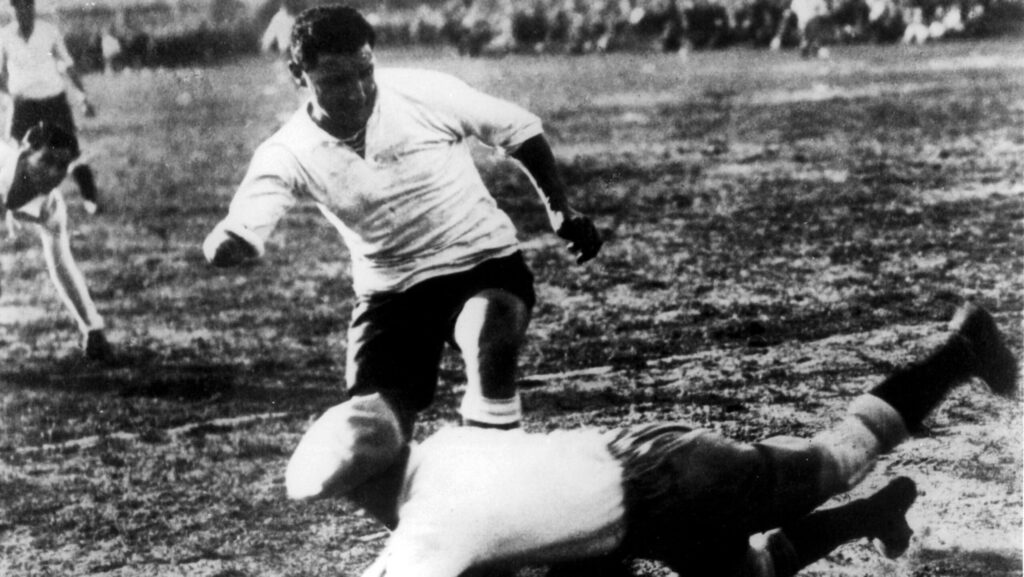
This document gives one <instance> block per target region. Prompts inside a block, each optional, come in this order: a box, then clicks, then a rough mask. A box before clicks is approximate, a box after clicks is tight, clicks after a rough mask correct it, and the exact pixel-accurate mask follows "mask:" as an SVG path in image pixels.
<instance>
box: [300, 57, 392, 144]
mask: <svg viewBox="0 0 1024 577" xmlns="http://www.w3.org/2000/svg"><path fill="white" fill-rule="evenodd" d="M373 69H374V59H373V49H372V48H370V46H369V45H364V46H363V47H362V49H360V50H359V51H358V52H356V53H355V54H331V53H328V54H321V55H319V57H318V58H317V62H316V66H315V67H313V69H311V70H307V71H304V72H303V73H302V76H303V80H305V83H306V86H308V87H309V89H310V91H312V93H313V101H314V102H315V104H316V106H317V107H318V108H319V110H318V111H317V112H318V113H320V114H322V115H323V116H325V117H326V118H324V120H325V121H326V123H327V124H328V125H331V126H334V127H336V128H338V129H341V130H359V129H360V128H362V127H364V126H366V121H367V120H369V118H370V114H371V113H372V112H373V105H374V103H375V102H376V101H377V83H376V82H375V81H374V79H373Z"/></svg>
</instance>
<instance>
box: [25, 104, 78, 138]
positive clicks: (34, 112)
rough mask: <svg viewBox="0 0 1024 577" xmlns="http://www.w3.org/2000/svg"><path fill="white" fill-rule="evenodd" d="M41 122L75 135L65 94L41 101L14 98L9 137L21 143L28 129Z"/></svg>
mask: <svg viewBox="0 0 1024 577" xmlns="http://www.w3.org/2000/svg"><path fill="white" fill-rule="evenodd" d="M43 120H46V121H48V122H49V123H51V124H53V125H55V126H58V127H60V128H63V129H64V130H66V131H68V132H70V133H71V134H76V129H75V116H74V114H73V113H72V112H71V105H70V104H68V97H67V94H65V93H63V92H61V93H60V94H58V95H57V96H52V97H50V98H44V99H41V100H32V99H26V98H15V99H14V110H13V111H12V113H11V130H10V135H11V137H12V138H14V139H15V140H18V141H21V138H22V137H23V136H25V133H26V132H28V129H29V128H32V127H33V126H35V125H37V124H39V122H41V121H43Z"/></svg>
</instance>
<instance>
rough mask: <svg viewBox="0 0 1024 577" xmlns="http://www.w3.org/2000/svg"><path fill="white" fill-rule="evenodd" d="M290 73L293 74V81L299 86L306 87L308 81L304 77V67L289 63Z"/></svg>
mask: <svg viewBox="0 0 1024 577" xmlns="http://www.w3.org/2000/svg"><path fill="white" fill-rule="evenodd" d="M288 71H289V72H291V73H292V80H294V81H295V83H296V84H298V85H299V86H305V85H306V79H305V78H304V77H303V76H302V67H301V66H299V64H298V63H297V62H294V61H293V62H289V63H288Z"/></svg>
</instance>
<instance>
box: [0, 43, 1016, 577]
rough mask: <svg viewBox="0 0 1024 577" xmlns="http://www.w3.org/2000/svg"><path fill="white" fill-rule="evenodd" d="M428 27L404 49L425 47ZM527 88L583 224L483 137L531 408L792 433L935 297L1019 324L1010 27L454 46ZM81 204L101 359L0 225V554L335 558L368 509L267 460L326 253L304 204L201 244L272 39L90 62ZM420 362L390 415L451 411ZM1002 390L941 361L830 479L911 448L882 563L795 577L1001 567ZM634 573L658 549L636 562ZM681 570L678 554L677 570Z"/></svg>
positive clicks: (249, 568)
mask: <svg viewBox="0 0 1024 577" xmlns="http://www.w3.org/2000/svg"><path fill="white" fill-rule="evenodd" d="M427 56H429V58H427ZM382 61H383V62H384V63H385V64H395V63H397V64H400V65H417V66H420V65H422V66H430V67H434V68H439V69H443V70H448V71H451V72H454V73H456V74H458V75H460V76H462V77H463V78H465V79H467V80H468V81H470V82H472V83H474V84H476V85H478V86H480V87H482V88H484V89H486V90H489V91H491V92H494V93H497V94H500V95H504V96H507V97H509V98H511V99H514V100H516V101H518V102H521V103H523V104H524V105H525V106H527V107H529V108H531V109H532V110H535V111H536V112H538V113H539V114H540V115H541V116H542V117H543V118H544V120H545V124H546V128H547V131H548V133H549V134H550V136H551V138H552V140H553V141H554V143H555V146H556V148H557V152H558V155H559V161H560V162H561V164H562V166H563V169H564V172H565V175H566V178H567V180H568V181H569V183H570V185H571V186H572V188H573V191H574V198H575V201H576V204H577V205H578V206H579V207H580V208H581V209H582V210H584V211H586V212H588V213H590V214H592V215H594V216H595V217H596V219H597V221H598V223H599V226H600V227H601V228H602V229H603V230H604V231H605V232H606V235H607V237H608V244H607V245H606V248H605V250H604V251H603V253H602V255H601V257H600V258H599V259H598V261H596V262H595V263H593V264H591V265H587V266H585V267H575V266H572V265H571V263H570V259H569V257H568V255H567V254H566V253H565V251H564V250H563V248H562V247H561V246H560V243H559V242H558V241H557V240H556V239H554V238H552V236H551V235H550V234H547V232H546V230H545V226H546V225H545V221H544V217H543V214H542V211H541V209H540V207H539V203H538V202H537V200H536V199H535V198H534V197H533V196H532V194H531V193H528V192H526V191H525V189H524V182H523V181H522V178H521V177H520V176H519V174H518V172H517V171H516V170H514V169H513V168H512V167H510V166H509V165H508V164H507V163H505V162H504V161H502V160H500V159H495V158H494V157H492V156H490V155H488V154H487V153H486V152H485V151H481V154H480V163H481V166H482V167H483V170H484V172H485V175H486V178H487V180H488V181H489V183H490V184H491V185H492V187H493V190H495V194H496V196H497V197H498V198H499V201H500V202H501V203H502V204H503V206H505V207H506V208H507V209H508V211H509V212H510V214H511V215H512V217H513V219H514V220H515V221H516V223H517V224H518V225H519V227H520V230H521V233H522V234H521V238H522V240H523V244H524V248H525V251H526V253H527V257H528V260H529V262H530V263H531V266H532V268H533V269H534V272H535V274H536V276H537V288H538V294H539V303H538V307H537V309H536V311H535V318H534V321H533V324H532V326H531V333H530V343H529V345H528V348H527V350H526V352H525V354H524V358H523V362H522V375H521V376H522V380H521V383H522V385H523V389H524V404H525V409H526V413H527V427H528V428H529V429H532V430H547V429H552V428H564V427H579V426H597V427H615V426H622V425H628V424H631V423H644V422H649V421H653V420H669V419H684V420H687V421H689V422H693V423H697V424H700V425H704V426H708V427H714V428H716V429H719V430H722V431H724V432H726V433H728V434H730V435H733V436H736V437H738V438H741V439H744V440H753V439H757V438H761V437H764V436H768V435H776V434H795V435H809V434H813V433H814V432H816V431H818V430H820V429H821V428H822V427H825V426H827V425H829V424H830V423H833V422H835V421H836V420H837V419H838V418H839V417H840V416H841V415H842V412H843V410H844V408H845V406H846V404H847V403H848V402H849V401H850V400H851V399H852V398H853V397H854V396H856V395H857V394H859V393H860V392H861V391H863V390H864V389H865V388H866V387H868V386H870V385H871V384H872V383H874V382H876V381H877V379H879V378H880V377H881V376H882V375H884V374H885V372H886V371H888V370H889V369H891V368H892V367H894V366H896V365H898V364H900V363H903V362H906V361H908V360H910V359H912V358H916V357H917V356H918V355H921V354H923V353H924V352H926V351H927V350H929V348H930V347H932V346H934V345H935V344H937V343H939V342H941V340H942V339H943V338H944V336H945V322H946V320H947V319H948V317H949V316H950V314H951V313H952V311H953V310H954V308H955V307H956V306H957V305H958V304H959V303H960V302H961V301H962V299H964V298H971V299H976V300H978V301H980V302H982V303H984V304H985V305H987V306H989V307H990V308H991V309H992V310H993V312H994V313H995V315H996V316H997V319H998V320H999V322H1000V323H1001V325H1002V326H1003V327H1005V328H1006V329H1007V332H1008V334H1009V340H1010V343H1011V346H1012V347H1013V348H1014V350H1015V351H1017V352H1018V353H1020V352H1021V351H1022V348H1024V347H1022V338H1021V337H1022V335H1021V311H1022V310H1024V306H1022V305H1024V292H1022V288H1024V287H1022V285H1024V277H1022V269H1024V258H1022V257H1024V183H1022V160H1024V64H1022V63H1024V45H1022V44H1021V43H1020V42H1019V41H1016V40H1015V41H998V42H972V43H950V44H944V45H938V46H926V47H915V48H905V47H858V48H848V49H839V50H835V51H834V52H833V58H832V59H831V60H829V61H802V60H799V59H798V58H797V57H796V56H795V55H794V54H792V53H782V54H771V53H765V52H754V51H747V50H734V51H725V52H712V53H694V54H691V55H690V58H689V59H688V60H686V61H683V60H680V59H678V58H676V57H669V56H663V55H610V56H607V57H587V58H556V57H548V58H526V57H524V58H518V57H517V58H507V59H503V60H459V59H456V58H453V57H450V56H448V55H443V54H442V55H438V54H433V55H417V54H409V53H401V52H394V53H385V54H383V55H382ZM87 84H88V85H89V86H90V88H91V89H92V91H93V93H94V94H95V95H96V97H95V100H97V101H98V104H99V109H100V115H99V116H98V117H97V118H96V119H91V120H85V121H83V134H84V139H85V141H86V143H87V149H88V151H89V154H90V156H91V157H92V161H93V164H94V166H95V167H96V168H97V171H98V173H99V178H100V183H101V185H102V186H103V188H104V191H105V192H106V194H107V198H108V201H109V202H108V211H107V212H106V213H105V214H103V215H100V216H98V217H93V218H90V217H87V216H86V215H85V214H84V213H83V212H82V211H81V209H80V206H79V204H78V201H77V199H74V198H73V199H72V219H73V220H74V221H75V228H76V232H75V236H74V239H73V244H74V249H75V252H76V254H77V255H78V256H79V260H80V263H81V264H82V267H83V269H84V271H85V273H86V276H87V277H88V278H89V279H90V284H91V286H92V289H93V293H94V296H95V297H96V299H97V301H98V303H99V306H100V309H101V311H102V312H103V313H104V314H105V315H106V317H107V319H108V323H109V325H110V331H109V332H110V336H111V338H112V340H113V341H114V342H115V343H116V344H117V346H118V348H119V351H120V360H119V362H118V363H117V364H115V365H113V366H109V367H105V366H96V365H91V364H88V363H86V362H85V361H84V360H83V359H82V358H81V353H80V352H79V351H78V350H77V349H76V343H77V341H76V336H75V331H74V327H73V326H72V325H71V323H70V322H69V321H68V320H67V318H66V316H65V315H64V314H63V312H62V311H61V310H60V305H59V303H58V302H57V300H56V297H55V295H54V294H53V291H52V289H51V288H50V286H49V283H48V280H47V279H46V276H45V274H46V273H45V270H44V268H43V266H42V260H41V256H40V254H39V250H38V246H37V243H36V241H35V240H34V239H32V238H31V237H29V236H23V237H20V238H18V239H16V240H11V241H4V244H3V245H2V246H0V270H2V271H3V277H2V279H0V282H2V290H3V292H2V295H0V358H2V363H0V575H4V576H11V577H28V576H33V577H34V576H39V575H55V576H57V575H98V576H110V577H113V576H118V577H127V576H136V575H139V576H141V575H146V576H149V575H154V576H159V577H164V576H172V575H187V576H202V577H206V576H215V577H243V576H245V577H248V576H257V575H259V576H299V575H303V576H312V575H358V573H359V571H360V569H361V568H362V567H363V566H365V564H366V563H368V562H369V561H370V560H371V559H372V558H373V556H374V554H375V553H376V552H377V551H378V550H379V548H380V547H381V546H382V544H383V534H382V532H381V529H380V527H379V526H378V525H377V524H375V523H374V522H373V521H372V520H370V519H369V518H367V517H365V516H363V515H361V514H360V513H359V512H357V511H355V510H353V509H352V508H351V507H350V506H348V505H346V504H345V503H341V502H330V503H318V504H315V505H299V504H294V503H290V502H288V501H286V500H285V499H284V491H283V486H282V476H283V467H284V463H285V462H286V460H287V458H288V455H289V454H290V451H291V449H292V447H293V446H294V445H295V443H296V441H297V440H298V438H299V436H300V435H301V433H302V431H303V429H304V427H305V426H306V424H307V423H308V421H309V419H310V418H312V417H314V416H315V415H317V414H319V412H321V411H322V410H323V409H325V408H326V407H327V406H329V405H331V404H333V403H336V402H338V401H340V400H341V399H342V398H343V397H342V392H341V385H340V383H341V378H342V377H341V375H342V374H343V371H342V360H341V359H343V358H344V355H343V353H344V346H345V343H344V334H345V325H346V321H347V318H348V314H349V312H350V310H351V296H352V295H351V288H350V284H349V279H348V270H347V256H346V252H345V250H344V247H343V246H342V245H341V243H340V241H339V240H338V239H337V238H336V237H335V236H334V233H333V232H332V231H331V230H330V229H328V227H327V226H326V225H325V224H324V223H323V222H322V219H321V217H320V216H319V215H318V213H317V212H316V211H315V209H314V208H313V207H311V206H305V207H302V208H299V209H297V210H295V211H294V212H293V213H292V214H291V215H289V216H288V217H287V219H286V221H285V222H284V223H283V225H282V226H281V227H280V230H279V231H278V233H277V235H276V237H275V240H274V243H273V246H272V247H271V251H270V253H269V254H268V257H267V259H266V260H265V261H264V262H262V263H260V264H257V265H253V266H250V267H246V268H244V269H243V270H240V271H228V272H224V271H218V270H214V269H211V268H209V267H207V266H205V264H204V263H203V261H202V258H201V254H200V252H199V243H200V242H201V240H202V238H203V236H204V235H205V233H206V231H207V230H209V228H210V227H211V226H212V225H213V224H214V223H215V222H216V220H217V219H218V218H219V217H220V216H221V215H222V214H223V211H224V210H225V208H226V204H227V202H228V200H229V198H230V195H231V194H232V192H233V190H234V186H235V185H236V183H237V182H238V181H239V179H240V178H241V176H242V173H243V172H244V170H245V166H246V164H247V162H248V158H249V155H250V154H251V151H252V149H253V147H254V146H255V144H256V143H257V142H258V141H259V140H260V139H261V138H263V137H265V136H266V135H268V134H269V133H270V131H272V130H273V129H274V127H275V126H276V124H277V123H278V122H279V117H280V115H281V114H282V113H283V112H285V111H287V110H289V109H290V108H292V107H293V106H294V105H295V104H296V102H297V99H298V96H297V95H296V93H295V91H294V90H293V89H292V87H291V86H290V85H289V84H288V82H287V80H286V79H285V78H284V70H283V68H282V67H281V66H280V63H279V62H269V61H262V60H252V61H246V62H242V63H238V64H234V65H227V66H222V67H218V68H214V69H208V70H181V71H172V72H160V73H154V74H146V75H142V74H134V75H124V76H117V77H89V78H87ZM462 384H463V380H462V375H461V365H460V362H459V360H458V359H457V357H455V356H451V357H449V358H447V359H446V361H445V365H444V367H443V371H442V383H441V387H440V390H439V395H438V401H437V403H436V405H435V407H434V408H433V409H432V410H430V411H429V412H427V413H426V414H425V415H424V416H423V420H422V423H421V426H420V430H419V431H418V434H420V435H423V434H427V433H429V432H430V431H432V430H434V429H436V428H437V427H440V426H444V425H446V424H450V423H454V422H455V421H456V420H457V419H456V412H455V407H456V406H457V402H458V399H459V395H460V394H461V390H462ZM1021 436H1022V424H1021V405H1020V402H1019V399H1018V400H1013V401H1007V400H1005V399H999V398H996V397H993V396H992V395H991V394H989V393H988V392H987V391H986V390H985V388H984V387H983V385H982V384H981V383H972V384H971V385H969V386H967V387H964V388H962V389H960V390H958V391H956V392H955V393H954V394H953V395H952V397H951V398H950V399H949V400H948V402H947V403H946V404H945V405H944V407H943V408H942V410H941V411H940V412H939V413H938V414H937V415H935V416H934V418H932V419H930V420H929V421H928V423H927V430H926V431H924V433H923V434H921V435H920V436H918V437H917V438H915V439H913V440H912V441H910V442H908V443H907V444H905V445H904V446H901V447H900V448H899V449H898V450H897V451H896V452H895V453H893V454H892V455H889V456H887V457H886V458H884V459H883V460H882V462H881V463H880V464H879V466H878V468H877V470H876V471H875V472H874V473H873V474H872V476H871V477H869V478H868V480H867V481H866V482H865V484H864V485H863V486H862V487H861V488H859V489H858V491H857V492H856V493H854V494H853V495H852V497H856V496H859V495H862V494H864V493H866V492H868V491H870V490H871V489H873V488H877V487H878V486H880V485H881V484H883V483H884V482H885V481H886V480H887V479H888V478H889V477H891V476H894V475H909V476H911V477H913V478H914V479H915V480H916V481H917V482H918V485H919V487H920V488H921V491H922V494H921V496H920V498H919V499H918V502H917V504H915V506H914V508H913V509H912V510H911V512H910V523H911V525H912V526H913V527H914V528H915V530H916V532H917V534H916V536H915V539H914V543H913V545H912V547H911V550H910V551H909V552H908V554H907V555H905V556H904V557H902V558H901V559H898V560H895V561H889V560H886V559H884V558H882V557H880V556H879V555H877V554H876V553H875V552H874V551H873V550H872V548H871V547H870V546H869V545H868V544H866V543H853V544H850V545H847V546H844V547H843V548H841V549H839V550H838V551H837V552H835V553H834V554H833V555H831V556H829V557H828V558H827V559H826V560H824V561H822V562H819V563H817V564H815V565H813V566H812V567H810V568H808V570H807V571H806V574H807V575H814V576H830V577H838V576H846V575H855V576H867V575H883V576H893V577H974V576H977V577H1012V576H1019V575H1021V574H1022V553H1021V551H1022V506H1024V498H1022V491H1021V486H1022V467H1024V463H1022V444H1021ZM637 570H638V573H639V574H640V575H648V576H650V575H662V574H664V573H665V571H664V569H662V568H660V567H658V566H656V565H653V564H639V565H638V566H637ZM683 577H685V576H683Z"/></svg>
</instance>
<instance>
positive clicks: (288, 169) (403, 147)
mask: <svg viewBox="0 0 1024 577" xmlns="http://www.w3.org/2000/svg"><path fill="white" fill-rule="evenodd" d="M376 81H377V86H378V92H377V101H376V104H375V106H374V110H373V113H372V114H371V116H370V119H369V121H368V122H367V126H366V150H365V159H364V158H363V157H360V156H359V155H358V154H357V153H356V152H354V151H353V150H352V149H351V148H349V147H347V146H346V145H344V144H343V143H342V142H341V141H339V140H338V139H337V138H335V137H333V136H331V135H329V134H328V133H327V132H325V131H324V130H322V129H321V128H320V127H318V126H317V125H316V124H315V123H314V122H313V120H312V119H311V118H310V115H309V106H310V104H307V105H305V106H303V107H302V108H300V109H299V110H298V111H297V112H296V114H295V115H293V116H292V118H291V119H290V120H289V121H288V122H286V123H285V125H284V126H283V127H281V129H280V130H278V131H277V133H275V134H274V135H273V136H271V137H270V138H269V139H268V140H267V141H265V142H264V143H263V144H262V145H261V146H260V147H259V148H258V149H257V151H256V153H255V154H254V155H253V159H252V163H251V164H250V167H249V171H248V173H247V174H246V176H245V178H244V180H243V181H242V184H241V185H240V186H239V188H238V191H237V192H236V193H235V197H234V200H233V201H232V203H231V207H230V209H229V212H228V216H227V217H226V218H225V219H224V221H223V222H222V223H221V224H220V225H218V226H219V227H221V228H222V229H223V230H225V231H228V232H231V233H234V234H237V235H238V236H240V237H241V238H243V239H244V240H246V241H247V242H248V243H249V244H251V245H252V246H253V247H254V248H255V249H256V252H257V254H259V255H262V254H263V252H264V243H265V241H266V240H267V239H268V238H269V237H270V235H271V233H272V232H273V230H274V227H275V226H276V225H277V223H278V221H279V220H280V219H281V218H282V217H283V216H284V214H285V213H286V212H287V211H288V210H289V209H290V208H291V207H292V206H293V205H294V204H295V202H296V200H297V199H298V198H300V197H308V198H310V199H312V200H313V201H315V202H316V203H317V205H318V207H319V208H320V210H321V212H322V213H323V214H324V216H325V217H327V220H328V221H330V223H331V224H332V225H334V227H335V228H336V229H337V230H338V232H339V233H340V234H341V236H342V237H343V238H344V240H345V243H346V245H347V246H348V249H349V251H350V253H351V258H352V269H353V270H352V276H353V284H354V288H355V292H356V294H357V295H360V296H365V295H369V294H375V293H382V292H400V291H403V290H405V289H407V288H408V287H410V286H412V285H413V284H415V283H418V282H421V281H423V280H426V279H428V278H432V277H436V276H441V275H446V274H452V273H456V272H461V271H464V270H468V269H470V268H472V267H474V266H476V265H478V264H480V263H482V262H484V261H485V260H489V259H491V258H497V257H502V256H508V255H510V254H512V253H514V252H515V251H516V250H517V249H518V241H517V239H516V231H515V227H514V226H513V224H512V221H511V220H510V219H509V217H508V216H507V215H506V214H505V213H504V212H503V211H501V210H500V209H499V208H498V206H497V204H496V202H495V201H494V198H493V197H491V195H490V193H489V192H488V191H487V189H486V187H485V186H484V183H483V181H482V180H481V178H480V174H479V172H478V171H477V169H476V166H475V164H474V163H473V158H472V156H471V154H470V148H469V143H468V140H467V139H468V138H469V137H471V136H472V137H476V138H477V139H479V140H480V141H481V142H483V143H484V144H487V145H490V146H494V147H498V148H500V149H503V150H505V151H513V150H515V149H516V148H517V147H518V146H519V145H520V144H522V143H523V142H524V141H525V140H527V139H529V138H531V137H533V136H536V135H538V134H540V133H541V132H542V127H541V122H540V119H539V118H537V117H536V116H535V115H533V114H531V113H529V112H527V111H525V110H523V109H522V108H520V107H518V106H516V105H514V104H512V103H509V102H506V101H503V100H500V99H498V98H494V97H491V96H488V95H486V94H483V93H481V92H479V91H477V90H475V89H473V88H471V87H469V86H468V85H466V84H465V83H463V82H462V81H460V80H458V79H456V78H454V77H452V76H449V75H447V74H442V73H439V72H432V71H424V70H404V69H403V70H379V71H378V72H377V73H376Z"/></svg>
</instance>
